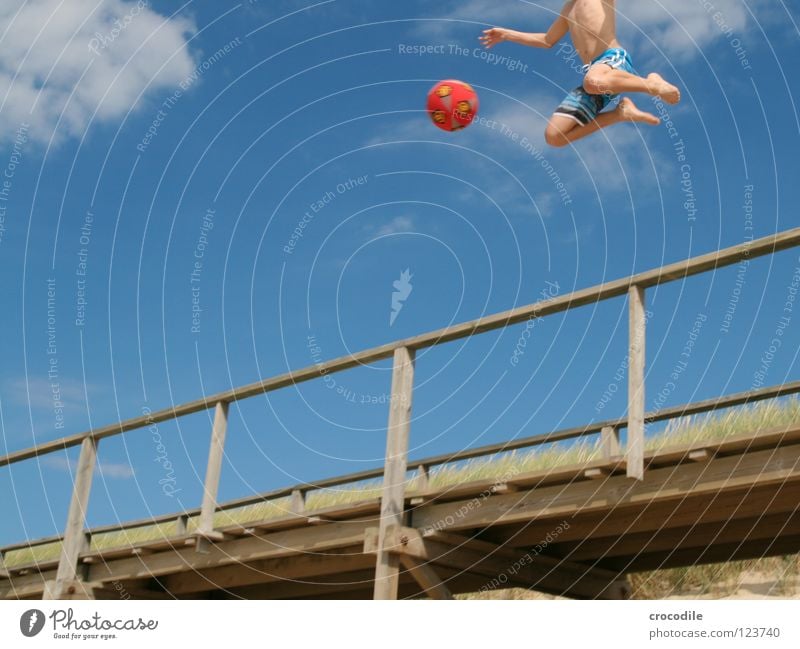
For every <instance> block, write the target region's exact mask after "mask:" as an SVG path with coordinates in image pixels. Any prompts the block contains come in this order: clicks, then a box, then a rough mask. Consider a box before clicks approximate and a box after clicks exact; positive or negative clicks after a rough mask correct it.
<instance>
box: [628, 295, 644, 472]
mask: <svg viewBox="0 0 800 649" xmlns="http://www.w3.org/2000/svg"><path fill="white" fill-rule="evenodd" d="M628 301H629V302H628V309H629V341H628V443H627V446H626V449H625V461H626V463H627V465H628V477H629V478H635V479H636V480H643V479H644V409H645V386H644V373H645V340H646V338H647V335H646V334H647V320H646V318H645V309H644V288H643V287H642V286H631V287H630V290H629V291H628Z"/></svg>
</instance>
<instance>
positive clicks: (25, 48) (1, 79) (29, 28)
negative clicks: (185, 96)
mask: <svg viewBox="0 0 800 649" xmlns="http://www.w3.org/2000/svg"><path fill="white" fill-rule="evenodd" d="M150 4H151V3H148V2H145V1H144V0H137V1H128V0H103V1H102V2H75V1H70V2H64V1H63V0H27V1H26V0H5V1H4V2H3V3H2V4H1V5H0V128H2V129H3V131H5V132H6V133H7V134H9V133H14V132H15V131H16V130H17V128H19V126H20V124H23V123H25V124H29V125H30V137H31V138H33V139H35V140H39V141H47V140H49V138H50V136H51V135H52V134H53V133H54V132H56V130H57V136H58V138H63V137H66V136H72V135H76V134H79V133H81V132H83V131H84V130H85V128H86V126H87V125H88V123H89V120H90V119H92V116H93V115H95V117H94V119H96V120H98V121H113V120H115V119H119V118H121V117H122V116H124V115H125V114H126V113H127V111H128V110H129V109H130V108H131V107H132V106H136V105H137V104H138V102H139V101H140V99H139V98H140V95H141V94H142V93H146V92H154V91H157V90H159V89H160V88H163V87H174V86H176V85H177V84H178V83H179V82H180V81H182V80H183V79H185V78H186V77H187V75H189V74H190V72H191V70H192V68H193V62H192V58H191V56H190V54H189V52H188V51H187V49H186V43H187V38H188V37H189V36H190V35H191V34H192V33H193V32H194V31H195V27H194V24H193V23H192V22H191V21H190V20H189V19H187V18H172V19H169V18H166V17H164V16H162V15H160V14H158V13H156V12H155V11H153V10H152V9H151V8H150Z"/></svg>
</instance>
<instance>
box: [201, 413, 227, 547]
mask: <svg viewBox="0 0 800 649" xmlns="http://www.w3.org/2000/svg"><path fill="white" fill-rule="evenodd" d="M227 431H228V403H227V402H226V401H220V402H218V403H217V406H216V409H215V412H214V425H213V427H212V429H211V444H210V446H209V449H208V467H207V468H206V479H205V484H204V488H203V505H202V507H201V508H200V522H199V524H198V526H197V535H198V537H202V538H200V539H198V543H197V551H198V552H206V551H207V550H208V545H207V543H206V541H207V540H219V539H220V538H221V535H220V534H219V533H217V532H215V531H214V513H215V512H216V509H217V493H218V492H219V479H220V474H221V473H222V459H223V457H224V456H225V436H226V434H227Z"/></svg>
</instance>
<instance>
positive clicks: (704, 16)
mask: <svg viewBox="0 0 800 649" xmlns="http://www.w3.org/2000/svg"><path fill="white" fill-rule="evenodd" d="M747 2H748V6H749V8H750V10H751V11H752V12H753V13H754V14H755V13H756V12H757V11H761V10H764V9H765V8H766V7H767V3H766V2H765V0H747ZM617 12H618V13H619V21H618V22H619V30H620V34H621V36H622V37H623V38H625V37H636V38H637V39H642V38H650V39H652V40H653V42H654V43H655V44H656V45H657V46H658V47H659V48H661V49H662V50H663V51H664V53H665V54H667V55H668V56H670V57H673V58H677V59H679V60H686V59H690V58H693V57H694V56H697V55H698V54H699V51H698V47H700V48H702V47H705V46H706V45H709V44H711V43H712V42H714V41H715V40H717V39H720V38H723V37H725V36H726V34H730V33H731V31H732V32H735V33H738V35H739V37H741V36H742V35H743V33H744V31H745V30H746V29H747V26H748V21H749V19H750V14H749V12H748V10H747V6H745V3H744V1H743V0H709V2H708V3H707V4H705V5H704V3H702V2H687V1H686V0H636V1H635V2H628V3H624V4H622V3H618V6H617Z"/></svg>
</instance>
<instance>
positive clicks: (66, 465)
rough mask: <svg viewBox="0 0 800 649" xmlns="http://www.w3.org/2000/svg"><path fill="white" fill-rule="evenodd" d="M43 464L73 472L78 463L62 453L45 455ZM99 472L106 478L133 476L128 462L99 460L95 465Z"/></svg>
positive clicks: (126, 478)
mask: <svg viewBox="0 0 800 649" xmlns="http://www.w3.org/2000/svg"><path fill="white" fill-rule="evenodd" d="M42 464H45V465H47V466H49V467H52V468H53V469H58V470H59V471H70V472H72V473H75V470H76V469H77V467H78V463H77V462H76V461H75V460H72V459H68V458H66V457H64V456H63V455H47V456H45V458H44V459H43V460H42ZM97 468H98V469H99V470H100V474H101V475H103V476H105V477H106V478H114V479H117V480H128V479H129V478H132V477H133V476H134V472H133V467H131V465H130V464H123V463H117V462H100V463H99V464H98V465H97Z"/></svg>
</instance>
